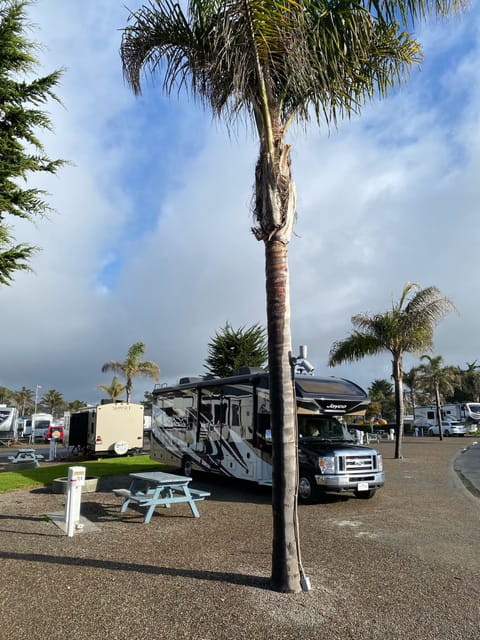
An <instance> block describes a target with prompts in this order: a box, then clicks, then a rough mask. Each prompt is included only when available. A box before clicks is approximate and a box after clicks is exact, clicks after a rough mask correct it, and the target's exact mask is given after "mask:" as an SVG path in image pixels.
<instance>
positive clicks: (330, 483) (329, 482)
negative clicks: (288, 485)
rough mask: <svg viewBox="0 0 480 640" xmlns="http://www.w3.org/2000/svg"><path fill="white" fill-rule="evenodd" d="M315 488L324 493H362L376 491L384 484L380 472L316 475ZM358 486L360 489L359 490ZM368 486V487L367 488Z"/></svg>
mask: <svg viewBox="0 0 480 640" xmlns="http://www.w3.org/2000/svg"><path fill="white" fill-rule="evenodd" d="M315 481H316V483H317V486H318V487H320V488H322V489H324V490H326V491H357V490H361V491H364V490H366V489H377V488H378V487H383V485H384V484H385V475H384V474H383V473H381V472H377V473H365V474H363V475H359V476H353V475H316V476H315ZM359 485H361V486H360V488H359ZM367 485H368V486H367Z"/></svg>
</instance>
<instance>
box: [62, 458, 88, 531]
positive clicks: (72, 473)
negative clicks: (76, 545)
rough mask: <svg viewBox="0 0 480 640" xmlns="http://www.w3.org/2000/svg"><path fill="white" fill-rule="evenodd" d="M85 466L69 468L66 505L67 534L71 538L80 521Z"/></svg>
mask: <svg viewBox="0 0 480 640" xmlns="http://www.w3.org/2000/svg"><path fill="white" fill-rule="evenodd" d="M85 472H86V468H85V467H69V468H68V485H67V503H66V505H65V525H66V531H67V536H69V537H70V538H71V537H72V536H73V534H74V532H75V526H76V525H77V524H78V522H79V521H80V503H81V498H82V487H83V485H84V484H85Z"/></svg>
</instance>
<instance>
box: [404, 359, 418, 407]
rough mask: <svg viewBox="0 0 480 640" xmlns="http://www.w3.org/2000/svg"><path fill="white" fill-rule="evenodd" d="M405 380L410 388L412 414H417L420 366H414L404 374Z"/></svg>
mask: <svg viewBox="0 0 480 640" xmlns="http://www.w3.org/2000/svg"><path fill="white" fill-rule="evenodd" d="M403 382H404V384H405V385H406V386H407V387H408V388H409V390H410V405H411V407H412V415H413V416H414V415H415V407H416V406H417V389H418V384H419V373H418V367H412V368H411V369H410V371H405V372H404V374H403Z"/></svg>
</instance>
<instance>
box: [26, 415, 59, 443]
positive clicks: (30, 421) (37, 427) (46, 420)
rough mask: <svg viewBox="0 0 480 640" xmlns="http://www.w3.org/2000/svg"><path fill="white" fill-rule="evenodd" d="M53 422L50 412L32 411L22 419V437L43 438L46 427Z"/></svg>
mask: <svg viewBox="0 0 480 640" xmlns="http://www.w3.org/2000/svg"><path fill="white" fill-rule="evenodd" d="M51 424H53V415H52V414H51V413H33V414H32V415H31V416H28V418H25V420H24V421H23V437H24V438H25V437H30V438H32V440H35V439H39V438H41V439H42V440H44V439H45V434H46V433H47V431H48V427H49V426H50V425H51Z"/></svg>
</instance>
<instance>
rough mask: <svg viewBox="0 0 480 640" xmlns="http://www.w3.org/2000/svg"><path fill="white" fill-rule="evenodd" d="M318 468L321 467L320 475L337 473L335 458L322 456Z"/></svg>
mask: <svg viewBox="0 0 480 640" xmlns="http://www.w3.org/2000/svg"><path fill="white" fill-rule="evenodd" d="M318 466H319V467H320V473H321V474H322V475H323V474H325V473H335V458H333V457H331V456H320V457H319V459H318Z"/></svg>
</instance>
